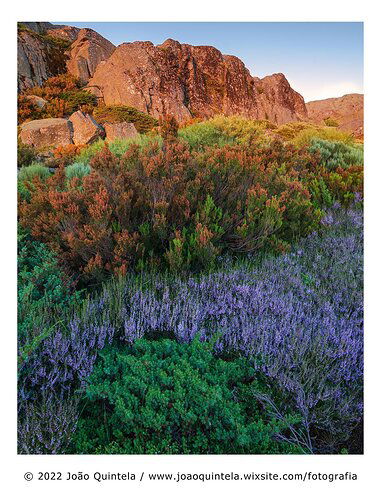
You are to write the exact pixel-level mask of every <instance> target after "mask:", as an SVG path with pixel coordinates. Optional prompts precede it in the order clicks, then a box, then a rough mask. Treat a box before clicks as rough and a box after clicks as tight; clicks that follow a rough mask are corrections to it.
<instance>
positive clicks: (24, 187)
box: [17, 162, 51, 201]
mask: <svg viewBox="0 0 380 500" xmlns="http://www.w3.org/2000/svg"><path fill="white" fill-rule="evenodd" d="M50 175H51V174H50V172H49V169H48V168H47V167H45V166H44V165H43V164H42V163H38V162H33V163H31V164H30V165H28V166H25V167H22V168H21V169H20V170H19V171H18V176H17V192H18V194H19V196H20V198H21V200H27V201H29V200H30V184H33V179H36V178H37V179H39V180H46V179H47V178H48V177H50Z"/></svg>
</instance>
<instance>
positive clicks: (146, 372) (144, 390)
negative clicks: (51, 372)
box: [73, 340, 302, 454]
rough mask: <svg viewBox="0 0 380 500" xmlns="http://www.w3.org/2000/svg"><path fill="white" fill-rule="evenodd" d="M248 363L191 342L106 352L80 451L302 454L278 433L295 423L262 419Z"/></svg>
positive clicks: (77, 439) (81, 426)
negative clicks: (219, 355) (217, 355)
mask: <svg viewBox="0 0 380 500" xmlns="http://www.w3.org/2000/svg"><path fill="white" fill-rule="evenodd" d="M255 379H256V377H255V372H254V370H253V369H252V368H250V366H249V364H248V363H247V362H246V361H244V360H243V359H239V360H235V361H233V362H227V361H223V360H220V359H217V358H215V357H214V356H213V354H212V352H211V349H210V348H209V347H208V346H207V345H205V344H202V343H200V342H199V341H196V340H195V341H193V342H192V343H191V344H189V345H181V344H178V343H177V342H175V341H172V340H161V341H150V342H149V341H145V340H141V341H138V342H136V343H135V344H134V345H133V346H130V347H124V348H108V349H105V350H103V351H102V352H101V353H100V355H99V360H98V362H97V364H96V366H95V368H94V371H93V373H92V375H91V377H90V380H89V385H88V387H87V389H86V397H85V407H84V410H83V413H82V415H81V417H80V419H79V422H78V427H77V431H76V434H75V435H74V438H73V449H74V450H75V451H74V452H76V453H97V454H99V453H100V454H102V453H123V454H134V453H138V454H145V453H148V454H158V453H159V454H165V453H168V454H192V453H196V454H200V453H201V454H210V453H211V454H220V453H222V454H223V453H281V452H282V453H297V452H298V453H300V452H302V449H301V448H300V447H298V448H297V447H296V446H292V445H284V444H282V443H279V442H276V441H275V439H274V436H275V435H276V434H279V433H281V432H283V431H284V430H286V428H287V427H289V426H290V425H291V424H292V423H294V421H296V419H295V418H294V417H287V419H286V421H285V422H280V421H275V420H274V419H273V420H270V421H265V420H263V418H262V416H261V415H260V408H259V407H258V405H257V404H256V403H255V401H254V399H253V398H252V395H251V394H250V390H254V388H256V389H257V388H258V387H260V385H259V383H258V381H257V380H255Z"/></svg>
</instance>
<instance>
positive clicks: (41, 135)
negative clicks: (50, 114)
mask: <svg viewBox="0 0 380 500" xmlns="http://www.w3.org/2000/svg"><path fill="white" fill-rule="evenodd" d="M72 134H73V131H72V124H71V122H70V121H69V120H66V119H65V118H46V119H44V120H33V121H31V122H27V123H23V124H22V125H21V132H20V139H21V141H22V142H23V143H24V144H28V145H29V146H33V147H35V148H44V147H51V146H53V147H54V146H66V145H67V144H72V142H73V141H72Z"/></svg>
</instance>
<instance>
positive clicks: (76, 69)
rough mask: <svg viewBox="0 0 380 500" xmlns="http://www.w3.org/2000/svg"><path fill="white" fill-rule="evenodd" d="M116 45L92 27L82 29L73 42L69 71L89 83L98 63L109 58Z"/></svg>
mask: <svg viewBox="0 0 380 500" xmlns="http://www.w3.org/2000/svg"><path fill="white" fill-rule="evenodd" d="M114 50H115V46H114V45H113V44H112V43H111V42H109V41H108V40H106V39H105V38H103V37H102V36H101V35H99V33H96V31H93V30H91V29H81V30H79V32H78V33H77V36H76V38H75V41H74V42H73V43H72V45H71V47H70V51H69V59H68V61H67V71H68V72H69V73H71V74H72V75H74V76H77V77H78V78H79V79H80V80H81V82H82V83H87V82H88V80H89V79H90V78H91V77H92V76H93V75H94V72H95V69H96V67H97V66H98V64H99V63H100V62H102V61H105V60H106V59H108V57H109V56H110V55H111V54H112V52H113V51H114Z"/></svg>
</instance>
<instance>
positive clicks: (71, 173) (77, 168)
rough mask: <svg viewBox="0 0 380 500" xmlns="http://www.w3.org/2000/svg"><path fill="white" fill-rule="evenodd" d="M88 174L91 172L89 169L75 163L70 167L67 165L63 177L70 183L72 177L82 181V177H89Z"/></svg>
mask: <svg viewBox="0 0 380 500" xmlns="http://www.w3.org/2000/svg"><path fill="white" fill-rule="evenodd" d="M90 172H91V167H90V165H87V164H86V163H79V162H76V163H72V164H71V165H68V166H67V167H66V168H65V175H66V179H67V180H68V181H70V180H71V179H73V178H74V177H77V178H78V179H83V177H85V176H86V175H89V174H90Z"/></svg>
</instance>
